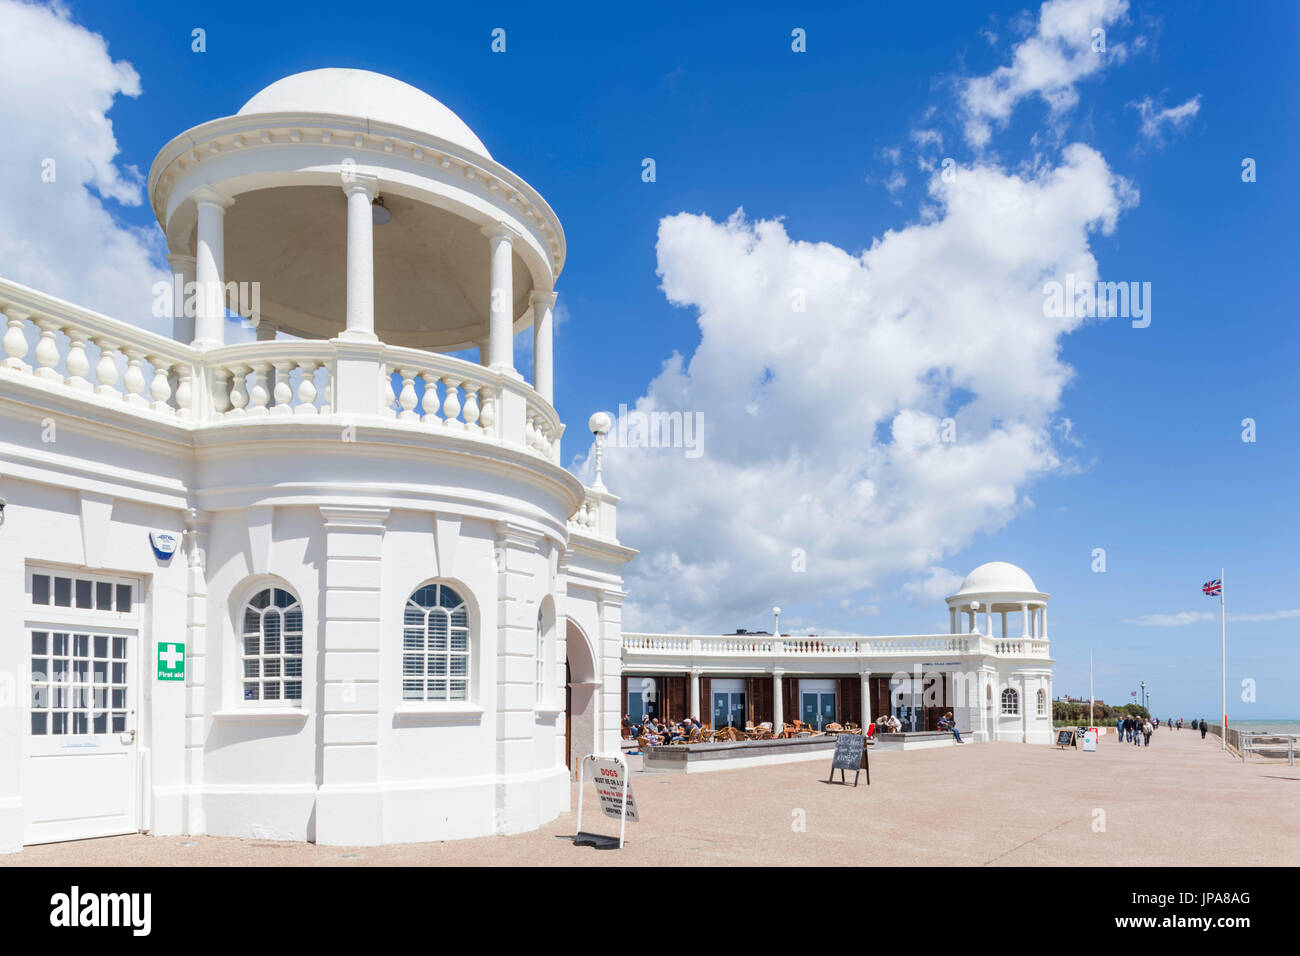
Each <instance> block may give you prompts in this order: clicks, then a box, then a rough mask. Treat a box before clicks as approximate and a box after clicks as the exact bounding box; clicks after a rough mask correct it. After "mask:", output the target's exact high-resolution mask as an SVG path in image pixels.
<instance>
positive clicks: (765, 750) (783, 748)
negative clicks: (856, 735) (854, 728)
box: [642, 736, 835, 773]
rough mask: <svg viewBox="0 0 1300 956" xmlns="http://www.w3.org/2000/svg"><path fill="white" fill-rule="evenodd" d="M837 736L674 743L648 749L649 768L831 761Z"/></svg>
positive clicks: (706, 769)
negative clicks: (712, 742) (710, 742)
mask: <svg viewBox="0 0 1300 956" xmlns="http://www.w3.org/2000/svg"><path fill="white" fill-rule="evenodd" d="M834 750H835V738H834V737H831V736H823V737H795V738H792V739H789V740H739V741H732V742H730V743H720V744H672V745H670V746H667V747H654V748H652V749H650V750H644V751H642V753H643V754H644V759H645V768H646V770H660V771H667V772H670V773H710V772H713V771H715V770H739V769H740V768H742V767H762V766H767V765H770V764H776V763H794V762H795V761H800V760H829V759H830V758H831V754H832V753H833V752H834Z"/></svg>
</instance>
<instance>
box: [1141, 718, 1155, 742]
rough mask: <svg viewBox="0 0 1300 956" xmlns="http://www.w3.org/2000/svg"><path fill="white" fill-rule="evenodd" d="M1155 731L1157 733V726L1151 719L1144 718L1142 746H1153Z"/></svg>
mask: <svg viewBox="0 0 1300 956" xmlns="http://www.w3.org/2000/svg"><path fill="white" fill-rule="evenodd" d="M1153 733H1155V727H1154V726H1153V725H1152V723H1151V721H1149V720H1144V721H1143V722H1142V746H1143V747H1150V746H1151V735H1152V734H1153Z"/></svg>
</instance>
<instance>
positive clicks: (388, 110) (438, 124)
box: [238, 67, 492, 159]
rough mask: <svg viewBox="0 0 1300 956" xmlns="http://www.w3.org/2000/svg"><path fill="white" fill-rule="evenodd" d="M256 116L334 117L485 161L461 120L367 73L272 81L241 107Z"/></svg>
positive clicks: (319, 73)
mask: <svg viewBox="0 0 1300 956" xmlns="http://www.w3.org/2000/svg"><path fill="white" fill-rule="evenodd" d="M254 113H335V114H338V115H341V116H359V117H364V118H366V119H372V120H378V121H380V122H382V123H393V124H395V125H397V126H405V127H407V128H408V129H413V130H418V131H419V132H421V133H428V134H429V135H431V136H437V137H439V138H441V139H445V140H448V141H449V142H452V143H455V144H456V145H457V146H462V147H464V148H465V149H468V150H472V151H473V152H475V153H478V154H479V155H480V156H486V157H487V158H488V159H491V158H492V155H491V154H490V153H489V152H488V151H487V147H486V146H484V145H483V143H482V141H481V140H479V138H478V137H477V136H475V135H474V131H473V130H471V129H470V128H469V127H468V126H466V125H465V122H464V120H462V119H461V118H460V117H459V116H457V115H456V114H455V113H453V112H452V111H451V110H449V109H447V107H445V106H443V105H442V104H441V103H439V102H438V101H437V100H435V99H434V98H433V97H432V96H430V95H429V94H428V93H425V92H424V91H423V90H419V89H416V88H415V87H414V86H411V84H409V83H403V82H402V81H401V80H395V79H393V78H392V77H391V76H384V75H383V74H382V73H372V72H371V71H370V70H343V69H337V68H332V67H331V68H329V69H324V70H308V71H307V72H305V73H295V74H293V75H292V76H286V77H285V78H284V79H282V80H276V81H275V82H274V83H272V84H271V85H270V86H268V87H267V88H266V89H264V90H262V92H260V93H258V94H257V95H256V96H254V97H253V98H252V99H251V100H249V101H248V102H247V103H245V104H244V105H243V107H241V108H240V110H239V114H238V115H240V116H248V115H250V114H254Z"/></svg>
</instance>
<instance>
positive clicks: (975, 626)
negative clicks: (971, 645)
mask: <svg viewBox="0 0 1300 956" xmlns="http://www.w3.org/2000/svg"><path fill="white" fill-rule="evenodd" d="M975 611H976V609H975V608H971V609H970V610H969V611H967V612H966V613H967V614H969V615H970V633H971V634H978V633H979V632H980V629H979V623H980V622H979V617H977V616H976V613H975Z"/></svg>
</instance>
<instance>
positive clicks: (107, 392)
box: [95, 338, 122, 399]
mask: <svg viewBox="0 0 1300 956" xmlns="http://www.w3.org/2000/svg"><path fill="white" fill-rule="evenodd" d="M95 345H98V346H99V362H98V363H96V365H95V380H96V381H98V382H99V385H98V386H95V394H96V395H99V397H100V398H112V399H121V398H122V393H121V392H120V390H118V389H117V354H118V352H117V346H114V345H113V343H112V342H110V341H109V339H107V338H96V339H95Z"/></svg>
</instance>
